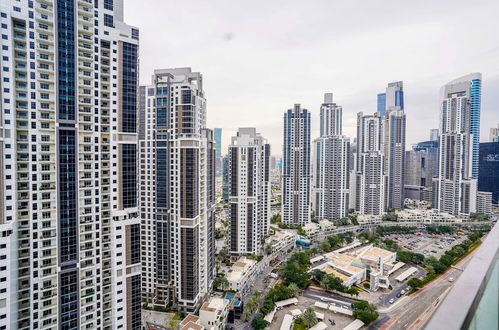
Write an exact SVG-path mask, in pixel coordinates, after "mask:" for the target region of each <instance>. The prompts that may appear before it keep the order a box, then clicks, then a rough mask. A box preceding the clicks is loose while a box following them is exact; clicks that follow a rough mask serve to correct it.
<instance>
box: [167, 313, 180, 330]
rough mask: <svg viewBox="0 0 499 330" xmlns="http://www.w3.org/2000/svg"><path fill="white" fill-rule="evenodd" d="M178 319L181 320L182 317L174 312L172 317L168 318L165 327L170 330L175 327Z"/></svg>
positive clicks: (178, 321)
mask: <svg viewBox="0 0 499 330" xmlns="http://www.w3.org/2000/svg"><path fill="white" fill-rule="evenodd" d="M180 321H182V318H181V317H180V315H179V314H177V313H175V314H174V315H173V316H172V317H170V318H169V319H168V326H167V328H168V329H171V330H173V329H175V328H176V327H177V324H179V323H180Z"/></svg>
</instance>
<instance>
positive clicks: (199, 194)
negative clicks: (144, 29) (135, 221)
mask: <svg viewBox="0 0 499 330" xmlns="http://www.w3.org/2000/svg"><path fill="white" fill-rule="evenodd" d="M140 95H141V97H142V98H143V99H142V100H141V102H140V104H141V105H142V106H143V107H142V108H141V114H142V113H143V115H142V117H143V118H145V119H146V120H145V121H144V122H143V125H144V127H143V128H142V127H141V131H144V135H143V136H141V140H140V164H141V168H140V183H141V184H140V196H141V198H140V200H141V205H140V208H141V213H140V214H141V219H142V231H143V232H144V233H145V239H144V244H143V246H142V255H143V256H144V257H143V260H142V277H143V283H144V284H143V286H142V299H143V301H144V303H150V304H153V305H157V306H167V305H170V306H171V307H172V308H174V309H177V310H180V311H182V312H193V311H195V310H197V309H198V308H199V306H200V304H201V303H202V300H203V298H204V297H205V296H206V294H207V293H209V291H210V288H211V284H212V282H213V278H214V272H215V239H214V231H215V228H214V227H215V218H214V205H215V191H214V189H215V187H214V186H215V146H214V142H213V132H212V131H211V130H208V129H206V128H205V125H206V101H205V97H204V92H203V83H202V75H201V74H200V73H198V72H192V71H191V69H190V68H177V69H164V70H155V71H154V75H153V78H152V85H151V86H145V87H143V88H142V93H141V94H140Z"/></svg>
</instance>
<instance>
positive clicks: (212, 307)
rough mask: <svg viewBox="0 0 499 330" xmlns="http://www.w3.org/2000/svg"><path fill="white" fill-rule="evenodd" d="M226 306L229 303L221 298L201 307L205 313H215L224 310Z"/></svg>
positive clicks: (216, 298) (212, 299)
mask: <svg viewBox="0 0 499 330" xmlns="http://www.w3.org/2000/svg"><path fill="white" fill-rule="evenodd" d="M225 304H227V301H226V300H225V299H223V298H219V297H212V298H211V299H210V300H209V301H207V302H205V303H204V304H203V305H202V306H201V309H200V310H202V311H205V312H212V313H215V312H217V311H219V310H221V309H223V308H224V306H225Z"/></svg>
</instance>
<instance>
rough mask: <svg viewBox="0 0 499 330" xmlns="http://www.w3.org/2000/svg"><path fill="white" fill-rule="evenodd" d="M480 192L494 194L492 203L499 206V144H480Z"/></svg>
mask: <svg viewBox="0 0 499 330" xmlns="http://www.w3.org/2000/svg"><path fill="white" fill-rule="evenodd" d="M479 159H480V161H479V165H480V171H479V172H478V190H479V191H488V192H491V193H492V203H493V204H496V205H497V204H499V142H486V143H480V158H479Z"/></svg>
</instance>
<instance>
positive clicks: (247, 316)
mask: <svg viewBox="0 0 499 330" xmlns="http://www.w3.org/2000/svg"><path fill="white" fill-rule="evenodd" d="M251 314H252V312H250V311H249V310H248V309H245V310H244V312H243V319H244V320H245V321H248V320H249V318H250V317H251Z"/></svg>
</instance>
